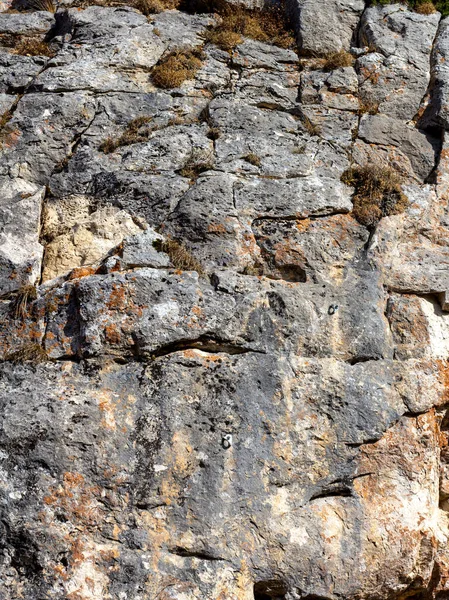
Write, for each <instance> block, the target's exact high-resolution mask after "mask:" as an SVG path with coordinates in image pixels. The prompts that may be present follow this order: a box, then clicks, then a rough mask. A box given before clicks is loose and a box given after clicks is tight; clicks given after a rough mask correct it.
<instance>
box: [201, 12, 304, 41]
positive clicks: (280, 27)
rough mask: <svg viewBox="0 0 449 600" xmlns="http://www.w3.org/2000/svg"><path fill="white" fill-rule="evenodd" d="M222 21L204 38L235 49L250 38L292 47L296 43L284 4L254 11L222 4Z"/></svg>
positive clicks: (207, 32) (220, 13)
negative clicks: (244, 39) (245, 38)
mask: <svg viewBox="0 0 449 600" xmlns="http://www.w3.org/2000/svg"><path fill="white" fill-rule="evenodd" d="M215 11H216V12H217V13H218V14H219V15H220V17H221V22H220V23H219V24H218V25H217V26H216V27H214V28H213V29H209V30H208V31H206V33H205V39H206V41H207V42H209V43H211V44H215V45H216V46H218V47H219V48H221V49H222V50H227V51H230V50H233V49H234V48H235V47H236V46H237V45H238V44H240V43H242V42H243V37H249V38H252V39H254V40H258V41H260V42H269V43H271V44H274V45H275V46H280V47H282V48H291V47H293V46H294V44H295V39H294V35H293V33H292V31H291V27H290V23H289V21H288V18H287V16H286V15H287V11H286V10H284V9H283V7H282V6H277V7H274V6H273V7H266V8H264V9H262V10H261V9H257V10H251V9H248V8H244V7H241V6H236V5H235V4H232V5H230V4H228V3H226V2H224V3H220V4H219V5H217V7H216V8H215Z"/></svg>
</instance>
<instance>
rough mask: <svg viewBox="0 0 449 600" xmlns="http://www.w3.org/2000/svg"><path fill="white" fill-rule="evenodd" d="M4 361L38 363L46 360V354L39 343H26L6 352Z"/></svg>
mask: <svg viewBox="0 0 449 600" xmlns="http://www.w3.org/2000/svg"><path fill="white" fill-rule="evenodd" d="M4 360H5V361H10V362H14V363H23V362H31V363H34V364H38V363H41V362H45V361H46V360H48V355H47V353H46V352H45V350H44V349H43V348H42V346H41V345H40V344H26V345H25V346H22V347H21V348H19V350H16V351H14V352H8V353H7V354H5V357H4Z"/></svg>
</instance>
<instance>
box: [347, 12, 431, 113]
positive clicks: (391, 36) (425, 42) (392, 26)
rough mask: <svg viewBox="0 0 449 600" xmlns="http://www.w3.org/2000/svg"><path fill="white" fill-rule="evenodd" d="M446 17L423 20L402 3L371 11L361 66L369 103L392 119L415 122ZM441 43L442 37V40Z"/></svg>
mask: <svg viewBox="0 0 449 600" xmlns="http://www.w3.org/2000/svg"><path fill="white" fill-rule="evenodd" d="M439 18H440V15H439V14H438V13H434V14H430V15H422V14H418V13H416V12H412V11H411V10H408V9H407V7H405V6H404V5H402V4H391V5H387V6H376V7H370V8H367V10H366V11H365V12H364V14H363V17H362V19H361V26H360V34H359V35H360V41H361V45H364V46H366V48H367V49H368V53H367V54H365V55H364V56H362V57H360V58H359V59H358V61H357V71H358V74H359V82H360V91H361V96H362V99H363V100H364V101H365V103H369V104H372V105H376V106H378V110H379V111H380V112H382V113H384V114H386V115H388V116H389V117H394V118H398V119H402V120H410V119H413V118H414V117H415V116H416V114H417V113H418V109H419V108H420V105H421V102H422V100H423V98H424V96H425V94H426V91H427V86H428V85H429V80H430V76H429V75H430V73H429V62H430V55H431V52H432V47H433V42H434V39H435V37H436V33H437V28H438V23H439ZM436 40H437V41H436V43H437V44H438V43H439V40H440V34H438V37H437V38H436Z"/></svg>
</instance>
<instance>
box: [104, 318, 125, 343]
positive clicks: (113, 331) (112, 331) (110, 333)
mask: <svg viewBox="0 0 449 600" xmlns="http://www.w3.org/2000/svg"><path fill="white" fill-rule="evenodd" d="M104 336H105V340H106V341H107V342H108V343H109V344H114V345H118V344H120V342H121V339H122V336H121V332H120V328H119V327H117V325H116V324H115V323H111V324H109V325H106V327H105V328H104Z"/></svg>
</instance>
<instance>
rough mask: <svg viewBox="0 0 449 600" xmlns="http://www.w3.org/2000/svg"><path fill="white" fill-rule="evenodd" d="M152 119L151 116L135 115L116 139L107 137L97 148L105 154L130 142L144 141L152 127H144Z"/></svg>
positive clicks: (128, 144)
mask: <svg viewBox="0 0 449 600" xmlns="http://www.w3.org/2000/svg"><path fill="white" fill-rule="evenodd" d="M151 121H152V117H137V119H133V120H132V121H130V122H129V123H128V125H127V126H126V129H125V131H124V133H122V135H121V136H120V137H118V138H116V139H114V138H107V139H106V140H105V141H104V142H102V143H101V144H100V147H99V150H101V152H104V153H105V154H110V153H111V152H114V151H115V150H117V148H119V147H120V146H130V145H131V144H139V143H141V142H146V141H147V139H148V136H149V135H150V133H151V131H152V129H151V128H150V127H146V125H148V123H150V122H151Z"/></svg>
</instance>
